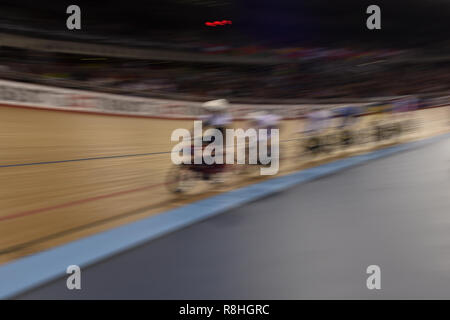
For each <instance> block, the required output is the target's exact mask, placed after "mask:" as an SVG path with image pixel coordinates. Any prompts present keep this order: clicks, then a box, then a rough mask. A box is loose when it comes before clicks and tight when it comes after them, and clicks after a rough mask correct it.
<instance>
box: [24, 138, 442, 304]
mask: <svg viewBox="0 0 450 320" xmlns="http://www.w3.org/2000/svg"><path fill="white" fill-rule="evenodd" d="M449 150H450V139H448V138H446V139H444V140H440V141H439V142H437V143H434V144H431V145H427V146H425V147H422V148H419V149H416V150H413V151H409V152H404V153H399V154H396V155H393V156H390V157H388V158H383V159H379V160H377V161H373V162H369V163H367V164H364V165H361V166H358V167H354V168H351V169H348V170H345V171H342V172H340V173H337V174H335V175H332V176H328V177H324V178H322V179H319V180H315V181H312V182H309V183H306V184H303V185H299V186H297V187H294V188H292V189H289V190H288V191H285V192H282V193H278V194H276V195H274V196H270V197H267V198H265V199H263V200H260V201H257V202H254V203H250V204H248V205H245V206H242V207H240V208H238V209H234V210H231V211H228V212H226V213H224V214H222V215H219V216H216V217H214V218H210V219H208V220H205V221H203V222H201V223H198V224H195V225H192V226H190V227H187V228H185V229H182V230H180V231H178V232H175V233H172V234H169V235H167V236H164V237H162V238H159V239H157V240H154V241H151V242H148V243H146V244H144V245H142V246H140V247H137V248H135V249H133V250H130V251H127V252H125V253H123V254H120V255H117V256H114V257H112V258H110V259H108V260H105V261H103V262H100V263H98V264H95V265H93V266H90V267H87V268H85V269H83V270H82V290H80V291H69V290H67V289H66V278H60V279H58V280H56V281H54V282H51V283H49V284H46V285H44V286H42V287H40V288H37V289H34V290H32V291H29V292H27V293H24V294H23V295H21V296H19V297H18V298H26V299H34V298H44V299H47V298H50V299H53V298H57V299H60V298H63V299H79V298H83V299H95V298H100V299H103V298H113V299H116V298H122V299H129V298H134V299H283V298H284V299H310V298H319V299H322V298H324V299H327V298H342V299H348V298H350V299H352V298H355V299H356V298H363V299H394V298H395V299H397V298H449V297H450V274H449V272H448V270H449V269H450V258H449V256H448V254H447V253H448V252H449V250H450V216H449V213H450V197H449V190H450V171H449V166H450V151H449ZM372 264H376V265H379V266H380V267H381V290H368V289H367V288H366V279H367V277H368V275H367V274H366V268H367V266H369V265H372Z"/></svg>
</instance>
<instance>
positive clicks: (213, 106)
mask: <svg viewBox="0 0 450 320" xmlns="http://www.w3.org/2000/svg"><path fill="white" fill-rule="evenodd" d="M228 106H229V103H228V100H227V99H217V100H210V101H207V102H205V103H203V104H202V107H203V108H204V109H206V110H208V111H211V112H219V111H225V110H227V109H228Z"/></svg>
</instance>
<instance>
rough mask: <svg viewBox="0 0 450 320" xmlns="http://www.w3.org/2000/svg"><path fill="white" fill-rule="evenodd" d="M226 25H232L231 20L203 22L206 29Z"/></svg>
mask: <svg viewBox="0 0 450 320" xmlns="http://www.w3.org/2000/svg"><path fill="white" fill-rule="evenodd" d="M226 24H232V22H231V20H222V21H214V22H205V26H207V27H217V26H224V25H226Z"/></svg>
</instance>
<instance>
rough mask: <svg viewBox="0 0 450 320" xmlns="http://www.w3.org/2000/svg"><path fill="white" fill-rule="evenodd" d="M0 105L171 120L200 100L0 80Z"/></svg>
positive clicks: (287, 109) (283, 109) (241, 107)
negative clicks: (147, 96)
mask: <svg viewBox="0 0 450 320" xmlns="http://www.w3.org/2000/svg"><path fill="white" fill-rule="evenodd" d="M0 104H3V105H17V106H22V107H38V108H45V109H56V110H70V111H79V112H93V113H104V114H118V115H133V116H147V117H160V118H173V119H181V118H183V119H184V118H196V117H198V116H200V115H201V114H202V109H201V108H200V106H201V102H193V101H180V100H167V99H156V98H155V99H154V98H140V97H130V96H123V95H116V94H106V93H98V92H92V91H85V90H73V89H63V88H55V87H50V86H44V85H36V84H27V83H22V82H15V81H9V80H0ZM369 104H370V103H359V104H355V103H354V104H349V103H347V104H345V105H359V106H365V105H369ZM343 105H344V104H321V107H326V108H327V107H328V108H333V107H338V106H343ZM309 106H311V104H277V105H274V104H231V107H230V112H231V113H232V115H233V117H234V118H236V119H239V118H245V117H246V116H247V115H248V114H249V113H251V112H255V111H258V110H261V109H267V108H270V109H271V110H273V112H275V113H277V114H279V115H280V116H282V117H283V118H296V117H299V116H300V115H301V114H303V113H304V111H305V109H306V108H307V107H309Z"/></svg>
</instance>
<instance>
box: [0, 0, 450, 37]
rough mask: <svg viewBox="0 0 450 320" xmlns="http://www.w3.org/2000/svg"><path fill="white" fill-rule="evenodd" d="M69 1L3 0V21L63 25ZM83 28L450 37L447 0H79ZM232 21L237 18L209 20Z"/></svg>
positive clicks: (136, 32)
mask: <svg viewBox="0 0 450 320" xmlns="http://www.w3.org/2000/svg"><path fill="white" fill-rule="evenodd" d="M73 3H75V2H73V1H65V0H59V1H57V0H42V1H35V0H27V1H24V0H17V1H11V0H4V1H2V2H1V4H0V8H1V10H0V19H1V20H2V21H3V22H4V21H7V22H8V23H14V24H23V25H28V26H37V28H44V29H45V28H48V29H51V30H60V31H64V30H65V19H66V17H67V14H66V13H65V10H66V8H67V6H69V5H71V4H73ZM76 4H77V5H79V6H80V7H81V9H82V19H83V28H82V30H81V31H80V32H83V33H95V34H98V33H102V32H103V33H107V34H110V35H113V34H116V35H121V36H134V37H144V38H148V39H151V38H152V36H154V35H156V34H158V35H161V34H164V33H166V34H167V39H168V40H169V41H170V40H171V35H174V34H176V33H187V32H196V33H201V34H205V35H206V36H214V37H228V36H230V35H246V36H248V37H249V39H254V40H255V41H266V42H269V43H274V44H276V43H282V44H284V43H296V44H297V43H298V44H309V43H311V44H325V45H326V44H331V43H334V42H338V43H352V42H367V43H374V44H380V45H389V46H425V45H433V44H436V43H440V42H442V41H447V40H448V38H449V36H448V35H449V34H450V1H448V0H427V1H425V0H422V1H417V0H409V1H407V0H395V1H393V0H378V1H367V0H340V1H325V0H314V1H311V0H308V1H306V0H276V1H275V0H153V1H146V2H144V1H136V0H128V1H120V2H116V3H115V2H111V1H102V0H99V1H95V2H94V1H86V0H82V1H76ZM371 4H377V5H379V6H380V7H381V10H382V11H381V14H382V30H378V31H376V32H372V31H369V30H368V29H367V28H366V27H365V22H366V19H367V17H368V15H367V14H366V12H365V11H366V8H367V7H368V6H369V5H371ZM223 19H227V20H231V21H232V22H233V24H232V25H227V26H224V27H219V28H214V29H212V28H208V27H205V22H207V21H215V20H223Z"/></svg>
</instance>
